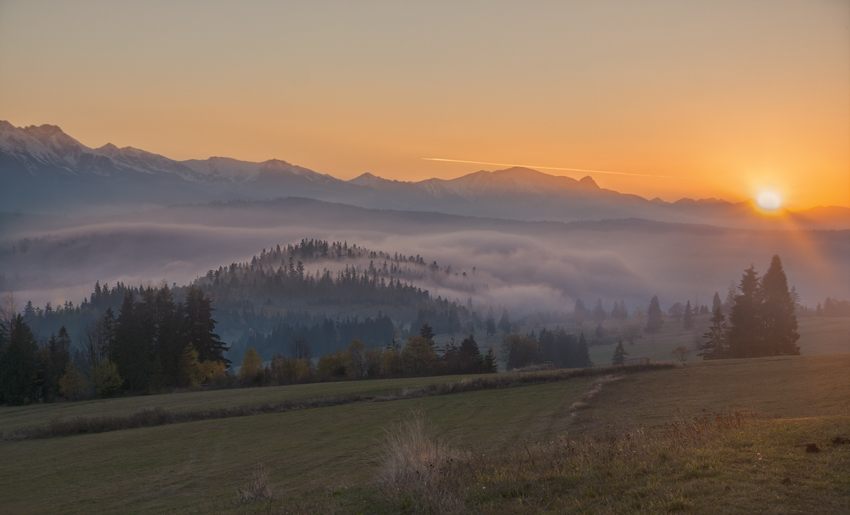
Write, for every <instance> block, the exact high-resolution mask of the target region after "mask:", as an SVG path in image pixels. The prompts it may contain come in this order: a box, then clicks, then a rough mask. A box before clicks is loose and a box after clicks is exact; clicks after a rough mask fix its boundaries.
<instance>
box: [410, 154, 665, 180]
mask: <svg viewBox="0 0 850 515" xmlns="http://www.w3.org/2000/svg"><path fill="white" fill-rule="evenodd" d="M422 159H424V160H425V161H444V162H447V163H472V164H478V165H493V166H522V167H523V168H542V169H543V170H563V171H566V172H592V173H610V174H614V175H634V176H636V177H664V178H666V179H680V177H671V176H669V175H648V174H644V173H626V172H606V171H605V170H584V169H582V168H558V167H555V166H533V165H517V164H510V163H488V162H486V161H464V160H462V159H443V158H441V157H423V158H422Z"/></svg>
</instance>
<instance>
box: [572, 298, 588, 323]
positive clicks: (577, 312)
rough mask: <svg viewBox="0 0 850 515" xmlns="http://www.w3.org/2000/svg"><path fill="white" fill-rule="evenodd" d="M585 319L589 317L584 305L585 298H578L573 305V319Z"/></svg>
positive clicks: (578, 320)
mask: <svg viewBox="0 0 850 515" xmlns="http://www.w3.org/2000/svg"><path fill="white" fill-rule="evenodd" d="M585 319H587V307H586V306H585V305H584V301H583V300H581V299H576V305H575V306H574V307H573V321H574V322H576V323H581V322H583V321H584V320H585Z"/></svg>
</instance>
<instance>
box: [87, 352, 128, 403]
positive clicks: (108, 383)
mask: <svg viewBox="0 0 850 515" xmlns="http://www.w3.org/2000/svg"><path fill="white" fill-rule="evenodd" d="M91 378H92V383H93V386H94V391H96V392H97V394H98V395H100V396H101V397H111V396H113V395H115V394H116V393H118V392H119V391H120V390H121V385H123V384H124V379H123V378H122V377H121V376H120V375H119V374H118V367H117V366H116V365H115V363H113V362H111V361H109V360H103V361H101V362H100V363H98V364H97V365H95V367H94V368H93V369H92V372H91Z"/></svg>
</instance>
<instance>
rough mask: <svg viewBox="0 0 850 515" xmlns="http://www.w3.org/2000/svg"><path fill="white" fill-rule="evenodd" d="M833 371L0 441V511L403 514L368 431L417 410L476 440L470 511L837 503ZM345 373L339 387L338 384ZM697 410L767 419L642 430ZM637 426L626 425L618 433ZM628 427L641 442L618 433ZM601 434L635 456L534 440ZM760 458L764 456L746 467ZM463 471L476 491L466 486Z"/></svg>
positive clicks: (448, 431) (502, 392) (668, 381)
mask: <svg viewBox="0 0 850 515" xmlns="http://www.w3.org/2000/svg"><path fill="white" fill-rule="evenodd" d="M848 370H850V356H848V355H834V356H800V357H788V358H764V359H757V360H738V361H724V362H714V363H693V364H687V366H686V367H685V368H677V369H670V370H658V371H649V372H644V373H641V374H631V375H627V376H625V377H623V378H621V379H619V380H617V381H613V382H608V383H606V384H604V385H603V387H602V388H601V390H600V391H599V392H598V393H597V394H596V395H595V397H593V399H592V400H591V401H590V405H589V407H588V408H586V409H582V410H580V411H578V412H576V411H575V410H574V408H573V406H574V405H575V404H576V403H577V402H579V401H580V400H582V399H583V398H584V395H585V393H586V392H587V391H588V389H594V390H595V388H591V385H592V384H593V381H594V379H573V380H570V381H566V382H558V383H549V384H539V385H535V386H526V387H522V388H504V389H496V390H482V391H474V392H466V393H458V394H454V395H442V396H435V397H423V398H418V399H406V400H396V401H391V402H364V403H357V404H349V405H344V406H334V407H327V408H319V409H312V410H301V411H293V412H288V413H278V414H269V415H259V416H253V417H242V418H233V419H222V420H207V421H198V422H190V423H184V424H175V425H167V426H159V427H150V428H141V429H132V430H126V431H115V432H109V433H101V434H92V435H80V436H72V437H65V438H51V439H44V440H26V441H14V442H7V441H0V456H2V462H0V512H8V513H86V512H109V513H265V512H272V513H276V512H279V513H286V512H302V513H312V512H334V511H336V512H340V513H369V512H380V511H384V512H386V513H396V512H400V511H407V512H410V513H413V512H416V511H417V510H423V509H427V507H428V504H427V503H426V502H424V501H423V499H422V498H420V497H417V495H418V494H417V493H416V491H410V492H407V493H405V494H404V495H399V496H388V495H387V492H386V491H384V490H382V489H381V483H380V482H378V478H379V477H380V472H381V466H380V463H379V460H378V457H379V456H380V454H381V450H382V449H383V448H384V441H385V435H384V430H385V429H387V428H389V427H391V426H392V425H393V424H395V423H396V422H397V421H399V420H403V419H405V418H406V417H407V416H408V414H409V413H410V412H411V411H412V410H419V411H421V412H422V413H423V415H424V417H425V418H426V419H427V420H429V421H430V423H431V424H432V429H433V431H432V432H431V433H430V434H431V436H432V437H434V438H436V439H439V440H440V441H442V442H444V443H445V445H446V446H447V447H448V448H449V449H452V450H453V451H454V452H457V453H458V454H457V456H464V455H468V454H470V453H473V452H474V454H475V456H479V455H481V454H483V455H484V457H482V460H484V461H480V462H479V461H474V462H468V463H469V466H468V467H467V469H470V468H471V469H472V470H478V471H480V477H479V476H478V475H476V476H474V477H473V479H469V478H468V477H466V476H463V477H459V476H458V478H459V479H458V481H456V483H457V485H459V486H458V488H460V486H463V487H464V488H468V490H469V491H468V492H467V493H464V492H465V491H466V490H462V489H461V490H458V492H455V493H453V494H452V495H454V496H455V498H457V499H461V501H462V505H463V507H464V509H468V510H469V511H473V512H475V511H478V512H495V513H499V512H502V513H531V512H535V511H536V512H542V513H546V512H547V511H549V512H551V513H559V512H565V511H566V512H568V511H574V512H588V513H590V512H598V513H617V512H620V513H630V512H635V511H636V512H640V511H644V512H653V513H654V512H665V511H677V510H680V511H684V512H695V513H701V512H703V513H712V512H731V513H735V512H741V513H743V512H745V511H749V512H754V513H764V512H770V513H773V512H795V510H796V507H797V506H804V503H812V504H811V506H812V507H813V508H812V509H803V511H804V512H809V513H811V512H821V513H831V512H834V513H842V512H844V513H846V512H848V510H847V499H848V496H850V494H848V492H850V487H848V485H847V478H848V477H850V473H848V470H847V469H846V464H847V463H848V461H849V460H848V456H847V451H846V450H844V448H843V447H840V448H839V447H835V448H834V447H831V446H830V445H828V441H829V439H831V438H833V437H834V436H836V434H837V433H842V432H843V433H845V436H847V437H850V434H846V433H848V432H850V426H848V424H849V422H848V408H847V405H848V402H850V397H848V393H847V392H848V391H850V374H848ZM452 380H457V378H456V377H455V378H452ZM348 384H352V385H357V383H342V384H341V385H348ZM338 385H340V384H339V383H338ZM364 386H366V385H364ZM254 391H255V392H256V391H260V390H254ZM210 393H215V392H210ZM123 400H125V399H117V401H123ZM703 408H705V409H707V410H708V411H709V413H710V412H713V411H720V410H730V409H731V410H750V411H754V412H756V413H758V414H761V415H762V416H766V417H773V416H774V415H780V416H781V417H782V419H775V418H769V419H767V420H757V421H753V422H748V424H752V425H751V426H748V428H745V429H743V431H744V434H743V435H741V434H740V432H741V429H739V430H736V431H727V430H724V431H718V432H717V433H716V434H715V435H714V436H711V438H710V439H709V438H708V437H706V438H705V439H703V440H700V441H699V442H697V444H694V445H693V446H688V445H683V444H682V443H681V442H679V443H676V442H674V443H664V441H663V440H660V438H661V436H662V435H663V432H664V431H665V428H666V427H667V425H668V424H669V423H671V422H673V421H676V420H685V419H689V420H690V419H691V418H692V417H693V416H694V415H701V414H702V413H703V411H702V409H703ZM575 415H578V416H575ZM792 419H802V420H792ZM606 426H611V427H606ZM641 426H642V427H644V428H645V430H644V431H643V432H639V431H635V429H640V427H641ZM629 432H632V434H633V435H637V434H643V435H645V436H644V439H643V440H640V439H636V438H634V439H632V440H629V439H623V438H621V436H619V435H623V434H625V433H629ZM834 433H836V434H834ZM606 435H616V436H617V440H616V445H617V446H625V445H626V444H627V443H629V445H637V444H638V443H640V442H645V443H646V445H649V446H650V447H647V448H644V449H637V448H632V449H631V451H630V452H632V451H633V452H636V453H639V454H636V455H635V456H637V455H640V456H644V458H642V459H641V460H638V461H628V460H626V457H625V454H622V455H621V457H620V458H617V459H618V460H620V461H619V462H617V461H615V460H614V458H613V457H612V458H611V460H608V461H605V462H600V463H597V464H593V463H590V461H592V460H594V459H596V458H595V457H596V456H597V455H596V454H595V452H594V453H590V454H588V453H587V452H585V453H584V454H583V456H585V458H584V459H585V462H583V463H584V465H582V466H583V467H584V468H583V469H581V468H580V469H579V470H584V471H586V472H587V475H585V476H581V475H578V476H577V475H572V476H571V475H569V474H568V472H569V470H571V468H569V467H566V466H562V467H561V469H560V472H559V471H558V470H559V469H557V467H555V468H551V467H550V468H546V467H549V465H545V459H544V458H546V457H547V456H550V455H551V456H557V455H558V454H557V453H558V452H562V451H563V448H567V447H563V448H561V449H560V450H559V448H558V447H546V446H547V445H552V446H555V445H558V444H560V445H563V442H565V441H567V442H568V441H575V442H591V443H590V444H588V445H595V446H597V447H595V448H594V449H595V450H599V451H600V456H605V454H604V452H603V450H604V449H606V448H607V447H609V446H610V445H609V444H608V443H605V442H606V441H605V440H604V437H605V436H606ZM599 438H602V439H601V440H600V439H599ZM549 442H552V443H551V444H550V443H549ZM809 442H817V443H818V444H819V445H820V446H821V447H822V448H823V449H824V452H823V453H818V454H814V455H807V454H805V453H803V451H802V447H797V445H802V444H805V443H809ZM789 443H793V445H788V444H789ZM641 445H643V444H641ZM665 445H668V446H669V449H668V448H666V447H664V446H665ZM526 446H527V448H526ZM652 446H661V447H652ZM573 447H574V448H575V446H573ZM588 448H590V447H588ZM618 448H620V447H618ZM622 448H623V449H625V448H626V447H622ZM665 449H666V450H665ZM677 449H678V450H677ZM674 451H675V452H674ZM618 452H619V451H618ZM662 452H664V453H666V458H664V457H662V456H663V455H662V454H661V453H662ZM640 453H642V454H640ZM676 453H678V454H676ZM757 453H761V455H760V457H761V458H762V460H758V459H757V458H758V457H759V455H758V454H757ZM842 453H843V454H842ZM522 456H526V458H522ZM501 457H509V458H510V460H509V461H500V460H501V459H502V458H501ZM567 458H568V456H567V457H565V458H564V459H567ZM650 458H651V459H650ZM506 459H507V458H506ZM523 459H526V460H527V463H526V462H523V461H522V460H523ZM569 459H572V458H569ZM629 459H631V458H629ZM765 459H768V460H769V461H768V462H766V463H770V464H771V465H770V466H765V465H763V464H760V463H761V462H764V461H765ZM488 460H490V461H488ZM511 460H513V461H511ZM517 460H519V461H517ZM624 460H626V461H624ZM747 460H750V461H747ZM841 460H843V462H842V461H841ZM258 463H260V464H262V465H263V466H264V467H265V469H266V470H267V472H268V485H269V487H270V489H271V491H272V492H273V495H274V499H273V500H271V501H261V502H257V503H254V504H246V505H238V504H236V502H235V501H236V498H237V495H236V489H237V488H241V487H243V486H244V485H245V483H246V482H247V481H249V479H250V477H251V474H252V471H253V470H254V469H255V468H256V466H257V464H258ZM563 463H573V462H563ZM576 463H579V464H580V462H576ZM605 463H609V464H611V466H610V467H608V465H605V466H603V465H604V464H605ZM616 463H620V464H619V465H616ZM636 463H643V465H640V464H638V465H635V464H636ZM706 463H707V464H708V465H707V466H708V469H703V468H701V467H703V464H706ZM544 465H545V467H544ZM615 465H616V466H615ZM634 466H637V467H638V468H637V469H634V468H631V469H630V468H629V467H634ZM594 467H595V468H594ZM600 467H601V468H600ZM605 467H608V468H605ZM759 467H762V468H759ZM771 467H779V468H771ZM464 470H466V469H464ZM629 470H632V472H628V471H629ZM635 470H637V472H634V471H635ZM704 470H708V471H709V472H711V473H710V474H709V473H704ZM547 471H548V472H547ZM593 471H595V472H593ZM559 474H561V475H559ZM594 474H595V475H594ZM609 474H610V476H609ZM779 474H785V475H783V476H781V477H779ZM511 477H515V478H518V479H517V480H516V481H514V480H511V479H510V478H511ZM786 478H788V482H786V483H782V480H783V479H786ZM777 481H778V482H779V484H778V485H777V484H776V483H777ZM842 481H843V482H842ZM488 485H489V486H488ZM789 485H790V486H789ZM477 486H482V487H484V486H487V488H486V489H485V488H481V489H480V490H481V493H480V494H479V493H478V489H477ZM726 486H729V487H730V488H731V490H727V489H726ZM485 490H489V491H490V492H489V493H484V491H485ZM493 491H495V492H498V494H493V493H492V492H493ZM473 493H475V495H472V494H473ZM503 494H504V495H503ZM573 501H575V503H574V502H573ZM633 503H640V504H633ZM718 503H721V504H718ZM722 503H726V504H722ZM842 503H843V504H842ZM786 507H787V508H786ZM449 508H451V506H449Z"/></svg>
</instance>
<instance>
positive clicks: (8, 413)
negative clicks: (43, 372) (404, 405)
mask: <svg viewBox="0 0 850 515" xmlns="http://www.w3.org/2000/svg"><path fill="white" fill-rule="evenodd" d="M463 377H465V376H441V377H417V378H404V379H378V380H374V381H344V382H333V383H314V384H302V385H290V386H271V387H267V388H241V389H235V390H214V391H197V392H181V393H172V394H162V395H144V396H137V397H126V398H119V399H98V400H91V401H82V402H57V403H53V404H31V405H29V406H14V407H2V408H0V432H5V431H9V430H11V429H16V428H21V427H27V426H34V425H43V424H47V423H48V422H49V421H50V420H51V419H53V418H58V417H64V418H66V419H67V418H73V417H95V416H103V415H113V416H121V415H130V414H132V413H135V412H137V411H140V410H143V409H146V408H153V407H160V408H164V409H167V410H169V411H175V412H177V411H189V410H203V409H213V408H223V407H229V406H256V405H261V404H265V403H275V402H281V401H285V400H294V399H308V398H313V397H327V396H332V395H347V394H360V395H367V396H372V395H385V394H388V393H392V392H397V391H399V390H401V389H403V388H415V387H418V386H423V385H427V384H433V383H444V382H454V381H459V380H460V379H461V378H463ZM476 377H480V376H476Z"/></svg>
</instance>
